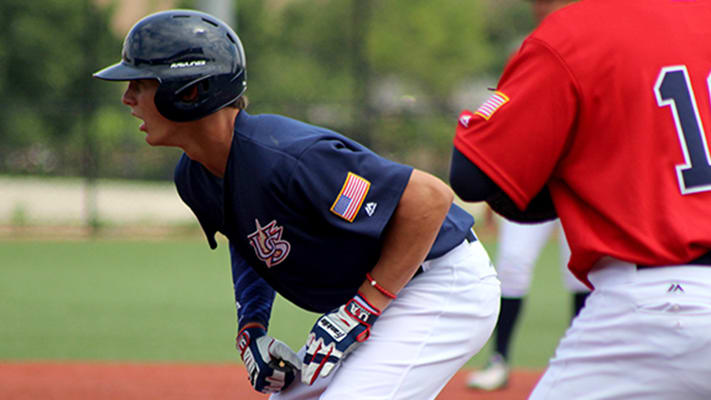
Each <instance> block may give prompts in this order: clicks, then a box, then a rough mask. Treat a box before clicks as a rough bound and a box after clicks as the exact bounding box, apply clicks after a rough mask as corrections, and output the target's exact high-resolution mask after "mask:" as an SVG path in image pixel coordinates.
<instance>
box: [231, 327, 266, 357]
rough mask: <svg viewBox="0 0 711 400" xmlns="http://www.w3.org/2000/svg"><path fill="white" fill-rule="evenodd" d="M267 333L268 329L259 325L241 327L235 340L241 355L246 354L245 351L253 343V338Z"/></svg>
mask: <svg viewBox="0 0 711 400" xmlns="http://www.w3.org/2000/svg"><path fill="white" fill-rule="evenodd" d="M266 334H267V332H266V330H264V329H263V328H261V327H258V326H250V327H244V328H242V329H240V330H239V332H238V333H237V338H236V340H235V341H236V343H235V346H236V347H237V350H239V352H240V355H242V354H244V351H245V350H246V349H247V347H249V345H250V343H252V340H254V339H256V338H258V337H260V336H264V335H266Z"/></svg>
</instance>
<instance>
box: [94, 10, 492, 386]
mask: <svg viewBox="0 0 711 400" xmlns="http://www.w3.org/2000/svg"><path fill="white" fill-rule="evenodd" d="M95 77H97V78H100V79H105V80H109V81H129V83H128V88H127V89H126V91H125V92H124V94H123V98H122V101H123V103H124V104H126V105H127V106H129V107H130V108H131V111H132V114H133V115H134V116H136V117H137V118H139V119H141V120H142V121H143V123H142V124H141V126H140V130H141V131H144V132H145V133H146V141H147V142H148V143H149V144H151V145H154V146H175V147H178V148H181V149H182V150H184V152H185V153H184V154H183V155H182V157H181V159H180V161H179V163H178V165H177V167H176V169H175V183H176V186H177V189H178V193H179V194H180V197H181V198H182V199H183V201H184V202H185V203H186V204H187V205H188V206H189V207H190V208H191V209H192V211H193V212H194V213H195V215H196V216H197V219H198V221H199V223H200V225H201V227H202V229H203V230H204V231H205V234H206V235H207V239H208V241H209V244H210V247H212V248H215V247H216V246H217V242H216V240H215V234H216V233H217V232H220V233H221V234H223V235H224V236H226V237H227V238H228V239H229V249H230V254H231V263H232V275H233V280H234V290H235V297H236V301H237V304H238V307H237V315H238V334H237V348H238V349H239V352H240V354H241V357H242V360H243V361H244V364H245V366H246V368H247V370H248V373H249V377H250V381H251V383H252V385H253V386H254V388H255V389H256V390H258V391H261V392H272V393H275V394H274V396H273V397H274V398H276V399H315V398H320V399H338V400H342V399H364V398H381V399H433V398H435V396H436V395H437V393H439V391H440V390H441V389H442V388H443V387H444V385H445V384H446V383H447V381H448V380H449V379H450V378H451V377H452V376H453V375H454V373H455V372H456V371H457V370H458V369H459V368H460V367H461V366H462V365H463V364H464V363H465V362H466V361H467V360H468V359H469V358H470V357H471V356H472V355H473V354H475V353H476V352H477V351H478V350H479V349H480V348H481V347H482V346H483V345H484V343H485V342H486V341H487V339H488V338H489V336H490V334H491V332H492V330H493V327H494V324H495V321H496V318H497V316H498V310H499V297H500V287H499V281H498V279H497V278H496V273H495V271H494V268H493V266H492V265H491V262H490V261H489V257H488V255H487V254H486V251H485V250H484V248H483V247H482V245H481V243H480V242H479V241H477V239H476V236H475V235H474V232H473V231H472V230H471V227H472V224H473V218H472V217H471V216H470V215H469V214H467V213H466V212H464V211H463V210H462V209H461V208H459V207H457V206H456V205H454V204H453V197H454V196H453V193H452V191H451V189H449V187H448V186H447V185H446V184H445V183H444V182H442V181H440V180H439V179H437V178H435V177H433V176H432V175H430V174H427V173H425V172H423V171H420V170H417V169H413V168H411V167H409V166H406V165H402V164H399V163H396V162H393V161H390V160H387V159H384V158H382V157H380V156H378V155H377V154H375V153H374V152H372V151H370V150H369V149H367V148H365V147H363V146H361V145H360V144H358V143H356V142H354V141H352V140H350V139H348V138H346V137H344V136H342V135H340V134H338V133H336V132H333V131H331V130H328V129H325V128H321V127H317V126H313V125H309V124H306V123H303V122H299V121H296V120H293V119H290V118H286V117H283V116H277V115H268V114H263V115H250V114H248V113H247V111H245V107H246V105H247V99H246V97H245V96H244V91H245V88H246V63H245V56H244V51H243V48H242V45H241V43H240V40H239V38H238V37H237V35H236V34H235V33H234V32H233V31H232V29H230V28H229V27H228V26H226V25H225V24H224V23H223V22H221V21H220V20H218V19H217V18H215V17H213V16H210V15H208V14H204V13H200V12H196V11H189V10H172V11H166V12H161V13H157V14H152V15H149V16H147V17H145V18H143V19H142V20H140V21H138V23H137V24H136V25H134V27H133V28H132V29H131V30H130V32H129V33H128V35H127V36H126V39H125V41H124V47H123V54H122V60H121V62H119V63H117V64H114V65H112V66H109V67H107V68H105V69H103V70H101V71H99V72H97V73H96V74H95ZM276 292H278V293H280V294H281V295H282V296H283V297H284V298H286V299H288V300H289V301H291V302H293V303H294V304H296V305H298V306H299V307H301V308H303V309H305V310H309V311H312V312H318V313H322V314H323V315H322V316H321V317H320V318H318V319H317V321H316V322H315V324H314V326H313V328H312V330H311V331H310V332H305V337H306V340H305V342H306V344H305V345H304V347H303V348H301V349H300V350H299V352H298V354H296V353H294V351H292V349H290V348H289V347H288V346H287V345H285V344H284V343H283V342H280V341H279V340H277V339H276V338H272V337H270V336H269V335H268V334H267V331H268V325H269V319H270V312H271V307H272V302H273V300H274V296H275V293H276Z"/></svg>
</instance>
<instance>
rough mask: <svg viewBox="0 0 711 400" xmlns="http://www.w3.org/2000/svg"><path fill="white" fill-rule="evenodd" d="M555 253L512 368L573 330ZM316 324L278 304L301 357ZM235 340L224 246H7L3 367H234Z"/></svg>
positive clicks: (533, 297) (3, 244)
mask: <svg viewBox="0 0 711 400" xmlns="http://www.w3.org/2000/svg"><path fill="white" fill-rule="evenodd" d="M485 245H487V248H489V249H490V253H491V254H494V251H495V245H494V244H493V243H486V241H485ZM556 252H557V247H556V244H555V241H551V242H550V243H549V244H548V246H547V247H546V248H545V250H544V253H543V255H542V257H541V259H540V260H539V266H538V269H537V273H536V274H535V276H534V282H533V287H532V292H531V294H530V296H529V301H528V302H527V303H526V306H525V309H524V311H523V312H524V314H523V319H522V320H521V323H520V326H519V331H518V334H517V335H516V336H515V340H514V343H513V348H512V351H513V364H514V365H517V366H525V367H542V366H544V365H545V364H546V363H547V360H548V358H549V357H550V356H551V355H552V353H553V349H554V348H555V345H556V344H557V341H558V339H559V338H560V336H561V335H562V333H563V331H564V330H565V328H566V327H567V324H568V316H569V309H570V299H569V296H568V295H567V294H566V293H565V292H564V290H563V286H562V281H561V278H560V273H559V269H558V266H557V264H556V262H557V253H556ZM316 317H317V315H316V314H313V313H308V312H304V311H301V310H299V309H297V308H295V307H294V306H292V305H290V304H289V303H287V302H286V301H284V300H282V299H281V298H278V299H277V303H276V304H275V307H274V314H273V318H272V323H271V328H270V332H271V334H272V335H273V336H275V337H278V338H280V339H281V340H283V341H285V342H286V343H287V344H289V345H290V346H292V347H293V348H298V347H299V346H301V345H302V344H303V341H304V340H305V337H306V333H307V332H308V330H309V329H310V328H311V325H312V324H313V322H314V320H315V318H316ZM234 334H235V311H234V298H233V294H232V280H231V276H230V269H229V252H228V250H227V246H226V244H225V243H220V246H219V247H218V249H217V250H216V251H211V250H210V249H209V247H208V246H207V244H206V243H205V242H204V241H203V240H201V239H190V238H189V239H184V240H170V241H155V240H147V241H144V240H135V241H131V240H88V241H44V240H43V241H29V240H3V241H0V359H4V360H37V359H43V360H47V359H51V360H74V359H80V360H129V361H133V360H135V361H148V360H152V361H189V362H224V361H236V360H238V359H239V357H238V356H237V354H236V352H235V351H234V348H233V346H234ZM487 355H488V347H487V349H485V350H484V351H483V352H482V353H481V354H480V355H478V356H477V357H475V358H474V359H473V360H472V361H470V363H469V365H470V366H477V365H480V364H482V363H483V361H484V359H485V358H486V356H487Z"/></svg>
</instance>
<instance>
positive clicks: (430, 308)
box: [271, 241, 501, 400]
mask: <svg viewBox="0 0 711 400" xmlns="http://www.w3.org/2000/svg"><path fill="white" fill-rule="evenodd" d="M423 270H424V272H422V273H421V274H419V275H417V276H416V277H414V278H413V279H412V280H411V281H410V282H409V283H408V284H407V285H406V286H405V287H404V288H403V289H402V290H401V291H400V293H399V294H398V297H397V299H395V300H394V301H393V302H392V303H391V304H390V306H388V308H386V309H385V311H383V314H382V315H381V316H380V317H379V318H378V320H377V321H376V323H375V324H374V325H373V328H372V330H371V335H370V338H369V339H368V340H366V341H365V342H364V343H363V344H362V345H361V346H360V347H359V348H358V349H356V350H355V351H354V352H353V353H351V354H350V355H349V356H348V357H347V358H346V359H345V360H344V361H343V362H342V364H341V365H340V366H339V367H338V368H337V369H336V370H334V371H333V372H332V373H331V375H329V376H328V377H326V378H318V379H316V382H314V384H313V385H311V386H308V385H304V384H302V383H301V382H300V381H299V378H300V377H299V376H297V378H296V381H294V383H292V384H291V386H290V387H289V388H287V390H285V391H283V392H281V393H277V394H274V395H272V397H271V399H272V400H305V399H331V400H348V399H358V400H366V399H368V400H369V399H382V400H393V399H403V400H405V399H407V400H416V399H434V398H435V397H436V396H437V394H438V393H439V392H440V391H441V390H442V388H444V386H445V385H446V384H447V382H448V381H449V380H450V379H451V378H452V376H453V375H454V374H455V373H456V372H457V371H458V370H459V369H460V368H461V367H462V366H463V365H464V364H465V363H466V362H467V361H468V360H469V359H470V358H471V357H472V356H473V355H474V354H476V353H477V352H478V351H479V350H480V349H481V348H482V347H483V346H484V344H485V343H486V342H487V340H488V339H489V336H491V333H492V331H493V330H494V325H495V324H496V320H497V318H498V315H499V305H500V296H501V288H500V284H499V280H498V279H497V277H496V271H495V270H494V268H493V266H492V264H491V262H490V260H489V256H488V254H487V253H486V250H484V248H483V246H482V245H481V243H480V242H479V241H476V242H474V243H469V242H466V241H465V242H463V243H462V244H461V245H459V246H457V247H455V248H454V249H452V250H451V251H449V252H448V253H447V254H445V255H443V256H441V257H439V258H436V259H433V260H430V261H426V262H425V263H424V264H423ZM305 336H306V333H305V335H304V337H305ZM303 354H304V349H303V348H302V349H301V351H300V352H299V356H303Z"/></svg>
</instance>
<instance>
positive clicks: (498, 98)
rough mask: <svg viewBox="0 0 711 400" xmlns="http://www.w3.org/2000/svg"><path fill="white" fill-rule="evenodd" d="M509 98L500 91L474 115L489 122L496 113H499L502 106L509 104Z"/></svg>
mask: <svg viewBox="0 0 711 400" xmlns="http://www.w3.org/2000/svg"><path fill="white" fill-rule="evenodd" d="M508 101H509V97H508V96H507V95H505V94H503V93H502V92H499V91H498V90H497V91H495V92H494V93H493V94H492V95H491V96H489V98H488V99H487V100H486V101H485V102H484V104H482V105H481V107H479V109H478V110H476V111H475V112H474V114H476V115H478V116H480V117H482V118H484V119H485V120H488V119H489V118H491V116H492V115H494V113H495V112H496V111H498V109H499V108H501V106H503V105H504V104H506V103H508Z"/></svg>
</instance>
